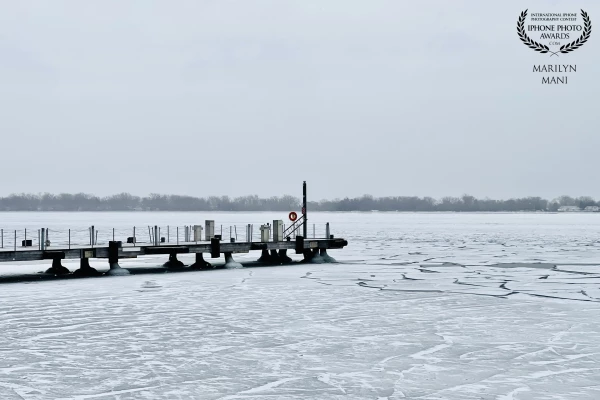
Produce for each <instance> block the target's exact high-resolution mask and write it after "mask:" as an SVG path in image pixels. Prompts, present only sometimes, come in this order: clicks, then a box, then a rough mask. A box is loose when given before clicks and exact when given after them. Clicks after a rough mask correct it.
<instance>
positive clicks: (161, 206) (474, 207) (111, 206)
mask: <svg viewBox="0 0 600 400" xmlns="http://www.w3.org/2000/svg"><path fill="white" fill-rule="evenodd" d="M308 206H309V209H310V210H312V211H371V210H379V211H556V210H558V208H559V207H561V206H576V207H580V208H581V209H584V208H585V207H587V206H600V202H597V201H595V200H594V199H593V198H591V197H587V196H584V197H577V198H574V197H570V196H561V197H559V198H557V199H554V200H551V201H549V200H545V199H542V198H541V197H524V198H518V199H509V200H492V199H487V198H486V199H477V198H475V197H473V196H469V195H464V196H462V197H443V198H442V199H438V200H436V199H434V198H431V197H416V196H412V197H410V196H408V197H407V196H398V197H379V198H376V197H373V196H369V195H365V196H362V197H356V198H352V199H350V198H344V199H336V200H321V201H318V202H309V205H308ZM300 208H301V200H300V199H299V198H296V197H293V196H289V195H286V196H282V197H269V198H260V197H258V196H243V197H236V198H230V197H228V196H211V197H192V196H178V195H160V194H151V195H149V196H146V197H138V196H133V195H131V194H128V193H121V194H116V195H113V196H108V197H97V196H93V195H90V194H85V193H78V194H64V193H63V194H58V195H54V194H48V193H46V194H39V195H34V194H12V195H10V196H8V197H0V211H136V210H138V211H291V210H299V209H300Z"/></svg>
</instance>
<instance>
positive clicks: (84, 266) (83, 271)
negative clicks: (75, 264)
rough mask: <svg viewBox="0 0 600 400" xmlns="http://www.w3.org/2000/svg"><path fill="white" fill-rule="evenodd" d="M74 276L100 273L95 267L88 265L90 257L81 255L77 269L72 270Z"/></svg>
mask: <svg viewBox="0 0 600 400" xmlns="http://www.w3.org/2000/svg"><path fill="white" fill-rule="evenodd" d="M73 275H75V276H100V275H102V274H101V273H100V272H98V271H97V270H96V269H95V268H92V267H91V266H90V259H89V258H86V257H81V259H80V261H79V269H77V270H75V271H74V272H73Z"/></svg>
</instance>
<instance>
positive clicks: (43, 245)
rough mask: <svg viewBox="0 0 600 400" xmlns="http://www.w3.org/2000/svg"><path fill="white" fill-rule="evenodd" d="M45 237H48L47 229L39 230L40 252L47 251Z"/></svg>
mask: <svg viewBox="0 0 600 400" xmlns="http://www.w3.org/2000/svg"><path fill="white" fill-rule="evenodd" d="M45 236H46V228H42V229H40V230H39V237H40V250H46V240H45Z"/></svg>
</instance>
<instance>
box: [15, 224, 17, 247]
mask: <svg viewBox="0 0 600 400" xmlns="http://www.w3.org/2000/svg"><path fill="white" fill-rule="evenodd" d="M15 251H17V230H16V229H15Z"/></svg>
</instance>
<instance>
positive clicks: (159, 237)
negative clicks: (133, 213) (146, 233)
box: [156, 226, 162, 246]
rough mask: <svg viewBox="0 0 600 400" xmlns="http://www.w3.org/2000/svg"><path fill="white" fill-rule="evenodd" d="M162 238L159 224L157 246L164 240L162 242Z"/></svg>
mask: <svg viewBox="0 0 600 400" xmlns="http://www.w3.org/2000/svg"><path fill="white" fill-rule="evenodd" d="M161 240H162V239H161V235H160V226H159V227H158V238H157V241H156V245H157V246H158V244H159V243H162V242H161Z"/></svg>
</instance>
